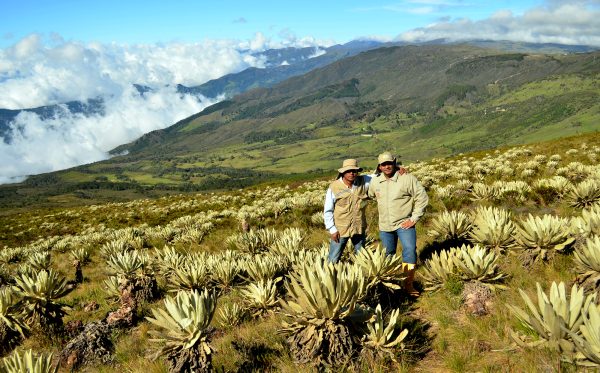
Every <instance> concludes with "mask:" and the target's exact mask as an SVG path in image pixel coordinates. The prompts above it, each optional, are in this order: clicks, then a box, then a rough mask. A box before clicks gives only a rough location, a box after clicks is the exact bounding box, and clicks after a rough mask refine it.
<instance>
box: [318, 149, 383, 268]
mask: <svg viewBox="0 0 600 373" xmlns="http://www.w3.org/2000/svg"><path fill="white" fill-rule="evenodd" d="M361 171H362V168H360V167H358V161H357V160H356V159H346V160H344V162H343V163H342V167H341V168H340V169H338V177H337V178H336V180H335V181H333V182H332V183H331V184H330V185H329V189H327V192H326V194H325V208H324V210H323V218H324V220H325V228H327V230H328V231H329V234H330V235H331V241H330V244H329V261H330V262H331V263H337V262H338V261H339V260H340V257H341V256H342V251H343V250H344V248H345V246H346V244H347V243H348V241H351V242H352V245H353V246H354V251H355V252H358V251H359V250H360V249H361V248H362V247H363V246H364V244H365V231H366V229H367V220H366V217H365V209H366V207H367V201H366V200H367V190H368V188H369V182H370V181H371V177H370V176H367V175H364V176H361V175H359V172H361Z"/></svg>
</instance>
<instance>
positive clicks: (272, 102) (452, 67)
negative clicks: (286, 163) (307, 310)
mask: <svg viewBox="0 0 600 373" xmlns="http://www.w3.org/2000/svg"><path fill="white" fill-rule="evenodd" d="M599 55H600V54H599V53H598V52H596V53H594V54H587V55H567V56H558V55H537V54H533V55H529V54H524V53H498V52H494V51H493V50H490V49H483V48H477V47H473V46H470V45H465V44H463V45H442V46H440V45H428V46H404V47H386V48H379V49H375V50H371V51H367V52H363V53H360V54H358V55H355V56H352V57H349V58H345V59H343V60H338V61H336V62H334V63H331V64H329V65H327V66H325V67H322V68H318V69H315V70H313V71H311V72H310V73H307V74H305V75H302V76H297V77H292V78H290V79H288V80H286V81H284V82H281V83H279V84H277V85H275V86H273V87H271V88H260V89H254V90H250V91H247V92H245V93H243V94H240V95H238V96H236V97H234V98H233V99H232V100H228V101H224V102H221V103H220V104H217V105H215V106H212V107H209V108H207V109H205V111H203V112H201V113H199V114H197V115H194V116H192V117H190V118H188V119H186V120H183V121H180V122H178V123H177V124H175V125H174V126H172V127H170V128H168V129H165V130H161V131H155V132H152V133H151V134H148V135H147V136H143V137H142V138H140V139H139V140H137V141H135V142H133V143H131V144H129V145H124V146H121V147H119V148H117V149H116V151H117V152H123V151H128V152H130V153H138V152H140V153H145V154H148V156H150V154H152V153H156V152H157V151H161V152H166V153H172V154H183V153H187V152H197V151H200V149H202V151H207V150H210V149H217V148H222V147H223V146H229V145H233V144H235V143H244V142H245V141H246V139H247V137H246V136H250V135H251V134H256V133H262V132H269V133H270V132H272V131H276V130H277V129H281V130H282V131H283V130H284V129H285V131H301V132H309V131H307V128H308V127H307V126H309V125H311V124H312V125H313V126H317V127H318V126H324V125H326V124H335V123H338V124H339V123H344V122H345V121H360V120H364V119H368V118H376V117H379V116H389V115H395V113H398V114H402V115H409V114H414V115H417V116H422V117H431V118H433V117H436V116H440V113H439V111H440V110H443V108H444V106H445V105H446V103H448V102H450V103H451V102H461V101H467V102H468V105H470V106H473V105H475V104H478V103H483V102H485V100H488V99H489V98H490V90H496V89H501V90H504V91H510V90H514V89H517V88H518V87H520V86H522V85H524V84H527V83H529V82H533V81H538V80H540V79H545V78H548V77H551V76H554V75H557V74H574V73H579V72H583V71H587V72H593V73H597V72H598V70H600V64H598V63H594V61H595V59H594V58H595V57H597V56H599ZM465 105H466V104H465ZM196 134H197V135H196ZM157 146H158V147H159V149H156V147H157Z"/></svg>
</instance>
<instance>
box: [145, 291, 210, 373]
mask: <svg viewBox="0 0 600 373" xmlns="http://www.w3.org/2000/svg"><path fill="white" fill-rule="evenodd" d="M216 304H217V296H216V294H215V293H214V292H209V291H207V290H206V291H203V292H198V291H196V290H194V291H191V292H189V291H180V292H179V293H177V296H175V297H174V298H173V297H171V296H167V297H166V298H165V300H164V305H165V309H162V308H159V309H156V308H155V309H152V317H147V320H148V321H150V322H151V323H152V324H154V325H155V326H156V327H157V328H158V329H155V330H151V331H150V332H149V333H150V334H151V335H152V336H154V337H155V338H153V339H151V341H153V342H158V343H161V344H162V347H161V348H160V350H159V351H158V355H164V356H166V359H167V361H168V364H169V371H171V372H210V371H212V355H211V354H212V352H213V349H212V347H211V346H210V344H209V340H208V337H209V333H208V326H209V324H210V322H211V320H212V318H213V315H214V312H215V307H216Z"/></svg>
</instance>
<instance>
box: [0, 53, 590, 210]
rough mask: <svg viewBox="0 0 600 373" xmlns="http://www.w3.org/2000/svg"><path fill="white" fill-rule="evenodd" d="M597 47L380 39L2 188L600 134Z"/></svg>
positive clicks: (223, 178) (300, 173) (199, 177)
mask: <svg viewBox="0 0 600 373" xmlns="http://www.w3.org/2000/svg"><path fill="white" fill-rule="evenodd" d="M599 56H600V52H593V53H581V54H562V55H559V54H552V55H544V54H526V53H502V52H497V51H494V50H491V49H483V48H477V47H473V46H469V45H445V46H440V45H427V46H402V47H388V48H379V49H375V50H371V51H368V52H363V53H360V54H358V55H356V56H353V57H349V58H346V59H342V60H339V61H336V62H334V63H332V64H330V65H328V66H325V67H322V68H319V69H316V70H314V71H312V72H310V73H308V74H305V75H302V76H298V77H294V78H291V79H288V80H286V81H284V82H282V83H280V84H278V85H276V86H274V87H271V88H266V89H255V90H251V91H248V92H245V93H243V94H241V95H239V96H236V97H234V98H233V99H231V100H228V101H223V102H221V103H218V104H216V105H213V106H211V107H209V108H207V109H205V110H204V111H203V112H201V113H198V114H196V115H193V116H191V117H189V118H187V119H184V120H182V121H180V122H178V123H176V124H174V125H173V126H171V127H168V128H166V129H164V130H160V131H154V132H151V133H149V134H147V135H144V136H142V137H141V138H140V139H138V140H136V141H134V142H132V143H130V144H125V145H123V146H120V147H118V148H117V149H115V150H114V151H113V154H125V153H126V155H118V156H114V157H113V158H112V159H110V160H107V161H103V162H97V163H95V164H91V165H85V166H80V167H76V168H73V169H70V170H67V171H61V172H55V173H50V174H44V175H37V176H32V177H30V178H29V179H28V180H27V181H25V182H24V183H23V184H19V185H13V186H4V187H2V188H0V205H4V206H9V205H10V206H18V205H27V204H29V203H52V199H53V198H54V197H52V196H57V195H63V196H69V197H65V198H67V199H72V200H80V201H82V202H85V201H86V200H89V201H91V200H94V199H95V198H101V194H102V193H99V192H98V191H107V192H109V191H111V192H110V193H108V194H110V195H111V197H110V198H114V197H115V196H116V195H123V196H124V198H129V197H131V196H137V197H140V196H159V195H162V194H164V193H170V192H172V191H194V190H217V189H231V188H239V187H243V186H247V185H251V184H255V183H257V182H265V181H269V180H278V179H282V178H293V179H306V178H307V177H308V178H310V177H313V176H314V175H320V174H322V173H324V172H325V173H327V172H329V170H331V169H333V168H334V167H336V166H337V165H338V164H339V163H340V160H342V159H344V158H348V157H357V158H360V159H361V160H364V162H369V160H371V159H373V157H374V155H375V154H377V153H378V152H380V151H382V150H392V151H394V152H396V153H398V154H400V156H401V158H402V160H403V161H414V160H425V159H430V158H432V157H437V156H448V155H452V154H457V153H460V152H466V151H472V150H481V149H490V148H494V147H496V146H501V145H514V144H523V143H530V142H536V141H540V140H549V139H555V138H560V137H564V136H570V135H576V134H582V133H590V132H597V131H598V130H599V129H600V120H599V117H600V110H599V109H600V108H599V106H598V105H599V104H598V102H600V100H599V97H598V96H599V95H600V87H599V86H598V82H599V80H598V78H599V71H600V63H599V62H598V61H597V57H599ZM115 190H117V191H118V190H126V191H127V192H123V193H116V194H115V193H112V191H115Z"/></svg>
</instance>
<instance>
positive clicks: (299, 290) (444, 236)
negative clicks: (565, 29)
mask: <svg viewBox="0 0 600 373" xmlns="http://www.w3.org/2000/svg"><path fill="white" fill-rule="evenodd" d="M580 83H581V84H583V83H582V82H580ZM540 87H542V86H540V85H536V84H530V85H527V86H524V87H523V88H522V90H520V91H519V92H520V94H516V95H515V97H517V98H519V97H520V98H521V99H522V100H523V102H528V101H529V98H527V96H528V93H527V92H528V91H529V90H531V91H534V92H539V89H540ZM543 87H544V88H545V90H549V88H550V86H549V85H548V86H543ZM559 87H560V85H559ZM561 95H562V94H557V97H561ZM517 102H519V100H518V99H515V100H511V101H510V104H511V105H516V103H517ZM496 104H497V105H499V106H500V105H504V104H507V103H505V102H504V101H502V97H501V96H500V97H499V101H497V102H496ZM500 107H504V106H500ZM499 112H500V111H498V113H499ZM486 115H487V114H486ZM453 125H454V124H453ZM582 126H583V124H582ZM416 134H417V131H415V136H416ZM371 157H372V156H371ZM599 158H600V136H599V135H598V134H597V133H588V134H583V135H577V136H569V137H563V138H561V139H557V140H552V141H545V142H536V143H531V144H528V145H525V146H523V145H520V146H515V147H512V146H503V147H499V148H494V149H490V150H485V151H477V152H469V153H464V154H460V155H455V156H451V157H444V158H434V159H431V160H429V161H421V162H410V163H408V164H407V165H406V166H407V167H408V169H409V171H410V172H411V173H412V174H413V175H415V176H416V177H417V178H418V179H419V180H420V181H421V182H422V183H423V185H424V186H425V187H426V189H427V193H428V196H429V206H428V207H427V209H426V213H425V215H424V216H423V218H422V219H420V220H419V222H418V224H417V237H418V241H417V246H418V248H417V253H418V263H417V276H418V277H417V280H418V283H417V285H418V287H419V289H421V290H422V293H421V295H420V297H418V298H414V297H409V296H408V295H407V294H406V293H405V292H404V291H403V290H400V289H399V288H401V285H402V282H403V279H404V274H403V272H402V269H401V268H402V267H401V264H402V263H401V256H400V255H399V254H400V253H399V252H398V253H397V254H396V256H393V257H386V256H385V255H384V252H383V251H382V250H381V249H380V248H379V244H380V242H379V239H378V235H377V233H378V232H377V228H376V227H377V207H376V203H375V202H373V201H372V202H369V203H368V205H367V220H368V230H367V233H368V236H369V241H370V243H369V245H368V246H367V247H365V248H363V249H362V250H361V254H360V255H358V256H354V255H350V253H349V250H348V248H346V252H345V254H344V256H343V257H342V260H341V262H340V263H339V264H336V265H335V266H334V265H327V264H325V262H324V261H325V260H326V254H327V249H328V239H329V234H328V232H327V231H326V230H325V229H324V227H323V222H322V211H323V195H324V193H325V190H326V188H327V186H328V184H329V182H330V181H331V178H332V176H333V175H334V174H335V172H332V170H328V175H327V176H326V177H323V178H319V177H315V175H313V176H312V177H311V179H310V180H308V181H306V182H290V181H279V182H277V183H272V184H270V185H265V184H263V185H258V186H254V187H248V188H243V189H239V190H234V191H227V192H206V193H193V194H185V195H184V194H174V195H169V196H163V197H161V198H146V199H138V200H131V201H126V202H116V201H114V199H115V198H113V200H112V201H111V202H105V203H95V204H89V205H79V206H66V203H65V202H69V201H68V200H67V201H59V199H60V198H69V196H68V195H65V196H57V197H53V198H56V199H55V202H60V206H57V207H46V206H40V205H36V206H30V207H29V208H28V209H21V208H16V209H8V208H4V209H3V210H2V214H1V215H0V242H2V246H0V316H1V317H0V330H1V331H2V333H0V356H2V357H10V358H11V359H13V361H15V360H17V359H18V360H23V361H25V362H24V363H23V364H27V359H26V358H25V357H24V356H26V355H25V354H26V353H27V351H30V350H31V351H33V353H34V357H31V358H30V359H29V360H30V361H40V360H39V359H44V361H45V362H46V365H47V366H52V367H55V366H58V369H59V370H58V371H59V372H69V371H82V372H115V371H124V372H130V371H131V372H140V371H144V372H153V373H159V372H161V373H166V372H179V371H184V370H185V368H186V367H189V366H190V365H195V366H196V367H197V369H198V370H200V371H210V368H211V367H212V369H214V371H218V372H252V371H259V372H263V371H264V372H318V371H336V372H337V371H340V372H342V371H343V372H427V373H429V372H505V371H506V372H580V371H586V370H585V369H589V371H597V370H598V369H599V367H600V346H599V341H600V339H599V338H598V332H599V331H600V307H599V306H598V305H597V294H598V286H599V279H600V238H599V236H598V235H599V234H600V166H599V163H598V159H599ZM368 159H371V158H364V161H365V163H366V161H367V160H368ZM221 172H225V171H221ZM61 177H64V178H67V177H69V178H73V179H76V178H78V177H80V176H78V174H77V172H74V171H71V172H69V173H64V174H62V175H61ZM163 177H164V178H168V175H164V176H163ZM105 192H106V193H108V192H107V191H105ZM104 197H105V198H108V196H107V195H104ZM113 197H116V195H115V196H113ZM121 198H123V196H121ZM169 317H171V318H172V319H169ZM159 319H160V320H162V321H163V322H160V321H159ZM567 320H568V321H567ZM580 326H581V327H580ZM384 329H385V332H384ZM50 354H52V356H51V357H49V356H50ZM14 364H16V363H14ZM39 365H43V364H42V361H40V363H39ZM27 368H28V367H27V366H25V367H24V368H23V369H21V370H27ZM29 370H30V371H34V370H33V369H29Z"/></svg>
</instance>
